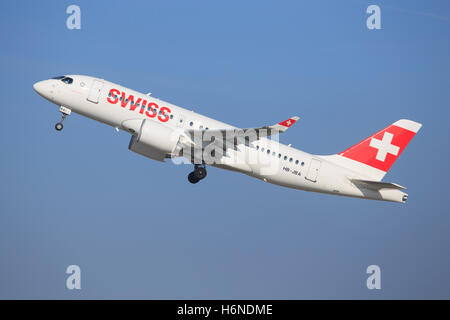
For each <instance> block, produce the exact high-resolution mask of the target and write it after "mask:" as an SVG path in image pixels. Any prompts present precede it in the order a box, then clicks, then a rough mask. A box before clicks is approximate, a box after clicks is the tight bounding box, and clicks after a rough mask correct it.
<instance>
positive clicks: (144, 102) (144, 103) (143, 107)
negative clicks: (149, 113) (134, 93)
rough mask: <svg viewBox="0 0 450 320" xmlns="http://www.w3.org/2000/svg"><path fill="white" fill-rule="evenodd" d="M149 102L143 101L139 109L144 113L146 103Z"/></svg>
mask: <svg viewBox="0 0 450 320" xmlns="http://www.w3.org/2000/svg"><path fill="white" fill-rule="evenodd" d="M146 104H147V100H144V101H142V105H141V108H140V109H139V113H140V114H144V110H145V105H146Z"/></svg>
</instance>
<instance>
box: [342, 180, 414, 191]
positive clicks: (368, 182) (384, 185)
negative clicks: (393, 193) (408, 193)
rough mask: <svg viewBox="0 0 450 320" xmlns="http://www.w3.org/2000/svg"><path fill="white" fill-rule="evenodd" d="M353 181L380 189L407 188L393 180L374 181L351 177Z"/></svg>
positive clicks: (370, 187)
mask: <svg viewBox="0 0 450 320" xmlns="http://www.w3.org/2000/svg"><path fill="white" fill-rule="evenodd" d="M350 181H351V182H353V183H354V184H357V185H361V186H364V187H366V188H369V189H373V190H379V189H406V188H405V187H402V186H401V185H398V184H396V183H392V182H383V181H374V180H361V179H350Z"/></svg>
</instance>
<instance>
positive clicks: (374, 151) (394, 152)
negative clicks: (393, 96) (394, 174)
mask: <svg viewBox="0 0 450 320" xmlns="http://www.w3.org/2000/svg"><path fill="white" fill-rule="evenodd" d="M421 127H422V125H421V124H420V123H417V122H414V121H411V120H405V119H402V120H398V121H397V122H395V123H393V124H391V125H390V126H389V127H387V128H385V129H383V130H381V131H379V132H377V133H375V134H374V135H372V136H370V137H368V138H367V139H365V140H363V141H361V142H360V143H358V144H355V145H354V146H353V147H350V148H348V149H347V150H345V151H343V152H341V153H339V155H340V156H342V157H345V158H348V159H351V160H354V161H357V162H360V163H362V164H365V165H368V166H370V167H373V168H376V169H378V170H381V171H383V172H388V170H389V169H390V168H391V166H392V164H393V163H394V162H395V160H397V158H398V157H399V156H400V155H401V154H402V152H403V150H404V149H405V148H406V146H407V145H408V143H409V142H410V141H411V139H412V138H413V137H414V135H415V134H416V133H417V132H418V131H419V129H420V128H421Z"/></svg>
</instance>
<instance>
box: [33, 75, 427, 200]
mask: <svg viewBox="0 0 450 320" xmlns="http://www.w3.org/2000/svg"><path fill="white" fill-rule="evenodd" d="M33 88H34V90H35V91H36V92H37V93H38V94H39V95H40V96H42V97H43V98H45V99H46V100H48V101H50V102H52V103H54V104H56V105H58V106H60V108H59V111H60V112H61V114H62V118H61V121H60V122H58V123H57V124H56V125H55V128H56V130H58V131H61V130H62V129H63V122H64V121H65V119H66V117H67V116H68V115H70V114H71V112H72V111H73V112H75V113H78V114H80V115H83V116H85V117H88V118H91V119H94V120H97V121H99V122H101V123H104V124H107V125H110V126H112V127H114V128H115V129H116V130H117V131H119V130H123V131H126V132H128V133H130V134H131V139H130V143H129V146H128V148H129V150H131V151H133V152H136V153H138V154H140V155H143V156H145V157H148V158H150V159H153V160H157V161H162V162H165V160H167V159H173V160H175V159H183V160H186V161H187V162H188V163H190V164H193V165H194V169H193V171H192V172H190V173H189V175H188V180H189V182H190V183H192V184H196V183H198V182H199V181H201V180H203V179H204V178H205V177H206V175H207V172H206V166H207V165H210V166H214V167H218V168H222V169H226V170H231V171H235V172H240V173H244V174H246V175H248V176H251V177H254V178H257V179H260V180H263V181H264V182H268V183H271V184H275V185H279V186H283V187H288V188H294V189H299V190H304V191H312V192H319V193H326V194H333V195H339V196H348V197H355V198H363V199H371V200H382V201H391V202H399V203H405V202H406V200H407V198H408V194H406V193H405V192H403V190H404V189H405V187H402V186H401V185H398V184H396V183H391V182H385V181H382V179H383V177H384V176H385V174H386V173H387V172H388V171H389V169H390V168H391V166H392V164H393V163H394V162H395V161H396V160H397V158H398V157H399V156H400V154H401V153H402V152H403V150H404V149H405V147H406V146H407V145H408V143H409V142H410V141H411V139H412V138H413V137H414V135H415V134H416V133H417V132H418V131H419V129H420V128H421V127H422V124H420V123H417V122H414V121H411V120H407V119H401V120H398V121H396V122H394V123H393V124H391V125H389V126H387V127H386V128H384V129H382V130H380V131H378V132H376V133H375V134H373V135H371V136H369V137H368V138H366V139H364V140H362V141H361V142H359V143H357V144H355V145H354V146H351V147H350V148H348V149H346V150H344V151H342V152H340V153H338V154H332V155H314V154H309V153H306V152H304V151H301V150H298V149H295V148H293V147H291V145H290V144H289V145H284V144H282V143H280V142H279V141H278V138H277V137H279V135H280V134H282V133H284V132H286V130H287V129H288V128H290V127H291V126H292V125H293V124H294V123H296V122H297V121H298V120H299V117H297V116H294V117H291V118H289V119H287V120H285V121H282V122H279V123H277V124H274V125H269V126H261V127H256V128H244V129H243V128H236V127H234V126H231V125H229V124H226V123H223V122H220V121H218V120H215V119H212V118H209V117H206V116H204V115H201V114H198V113H195V112H194V111H191V110H187V109H184V108H181V107H178V106H175V105H173V104H170V103H168V102H166V101H162V100H160V99H158V98H155V97H153V96H152V95H151V93H148V94H144V93H140V92H137V91H134V90H132V89H129V88H126V87H123V86H121V85H119V84H115V83H112V82H109V81H106V80H104V79H100V78H96V77H90V76H84V75H66V76H58V77H54V78H51V79H48V80H43V81H39V82H36V83H35V84H34V85H33Z"/></svg>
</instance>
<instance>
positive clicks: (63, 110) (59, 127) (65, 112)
mask: <svg viewBox="0 0 450 320" xmlns="http://www.w3.org/2000/svg"><path fill="white" fill-rule="evenodd" d="M59 112H61V113H62V117H61V121H60V122H58V123H57V124H55V129H56V130H57V131H61V130H62V129H63V128H64V126H63V122H64V120H66V117H67V116H68V115H69V114H70V113H71V112H72V111H71V110H70V109H68V108H66V107H63V106H61V107H60V108H59Z"/></svg>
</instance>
